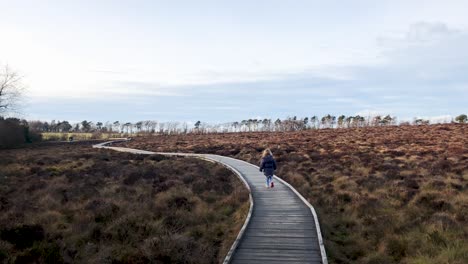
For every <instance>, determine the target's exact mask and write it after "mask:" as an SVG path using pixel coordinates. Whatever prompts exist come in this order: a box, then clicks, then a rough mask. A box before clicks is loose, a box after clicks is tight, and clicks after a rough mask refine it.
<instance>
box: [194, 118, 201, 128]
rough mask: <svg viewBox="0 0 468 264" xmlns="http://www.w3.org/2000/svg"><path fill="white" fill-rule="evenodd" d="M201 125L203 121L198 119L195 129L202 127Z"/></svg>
mask: <svg viewBox="0 0 468 264" xmlns="http://www.w3.org/2000/svg"><path fill="white" fill-rule="evenodd" d="M200 125H201V121H200V120H198V121H197V122H196V123H195V129H199V128H200Z"/></svg>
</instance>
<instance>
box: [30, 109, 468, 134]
mask: <svg viewBox="0 0 468 264" xmlns="http://www.w3.org/2000/svg"><path fill="white" fill-rule="evenodd" d="M451 122H457V123H466V122H467V116H466V115H464V114H462V115H459V116H457V117H456V118H455V119H454V120H451ZM428 124H430V121H429V120H425V119H420V118H415V119H414V120H413V121H412V122H398V119H397V117H395V116H391V115H385V116H381V115H377V116H372V117H364V116H360V115H355V116H345V115H340V116H334V115H331V114H328V115H325V116H322V117H318V116H311V117H303V118H297V117H296V116H294V117H288V118H285V119H280V118H277V119H268V118H265V119H245V120H241V121H235V122H228V123H219V124H209V123H206V122H202V121H197V122H195V123H193V124H190V123H187V122H158V121H156V120H145V121H138V122H121V121H113V122H110V121H107V122H96V123H94V122H91V121H87V120H83V121H81V122H79V123H74V124H71V123H70V122H68V121H55V120H52V121H51V122H44V121H29V123H28V126H29V128H30V129H31V130H33V131H38V132H58V133H66V132H85V133H119V134H187V133H231V132H260V131H264V132H286V131H301V130H309V129H326V128H335V129H340V128H358V127H376V126H396V125H428Z"/></svg>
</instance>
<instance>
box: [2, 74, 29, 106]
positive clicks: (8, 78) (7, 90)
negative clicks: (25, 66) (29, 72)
mask: <svg viewBox="0 0 468 264" xmlns="http://www.w3.org/2000/svg"><path fill="white" fill-rule="evenodd" d="M21 80H22V77H21V76H20V75H19V74H18V73H17V72H15V71H12V70H11V69H10V67H9V66H8V65H6V66H5V67H3V69H1V70H0V114H1V113H6V112H15V111H17V110H18V104H19V102H20V99H21V96H22V94H23V92H24V86H23V84H22V83H21Z"/></svg>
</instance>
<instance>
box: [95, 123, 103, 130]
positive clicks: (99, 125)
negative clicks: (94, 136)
mask: <svg viewBox="0 0 468 264" xmlns="http://www.w3.org/2000/svg"><path fill="white" fill-rule="evenodd" d="M102 126H103V124H102V122H97V123H96V128H97V129H98V130H101V129H102Z"/></svg>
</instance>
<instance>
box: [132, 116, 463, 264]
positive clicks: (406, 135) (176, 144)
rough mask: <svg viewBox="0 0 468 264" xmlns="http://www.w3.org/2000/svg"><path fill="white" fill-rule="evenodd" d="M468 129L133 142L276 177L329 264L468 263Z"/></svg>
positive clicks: (459, 126)
mask: <svg viewBox="0 0 468 264" xmlns="http://www.w3.org/2000/svg"><path fill="white" fill-rule="evenodd" d="M467 129H468V126H467V125H464V124H444V125H431V126H400V127H393V126H392V127H371V128H354V129H323V130H309V131H301V132H289V133H229V134H210V135H174V136H154V137H142V138H136V139H135V140H134V141H133V142H128V143H125V144H126V145H128V146H130V147H133V148H139V149H145V150H152V151H171V152H177V151H180V152H186V151H192V152H197V153H215V154H220V155H226V156H232V157H236V158H240V159H243V160H246V161H249V162H251V163H254V164H256V163H257V162H258V159H259V157H260V152H261V151H262V150H263V149H264V148H265V147H270V148H271V149H272V151H273V153H274V155H275V156H276V158H277V161H278V165H279V171H278V173H277V174H278V175H279V176H280V177H282V178H284V179H285V180H287V181H288V182H290V183H291V184H292V185H293V186H294V187H296V188H297V190H298V191H300V192H301V194H303V195H304V196H305V197H307V198H308V200H309V201H310V202H311V203H312V204H313V205H314V206H315V208H316V209H317V211H318V214H319V219H320V221H321V225H322V229H323V233H324V239H325V245H326V249H327V253H328V257H329V259H330V262H331V263H460V264H461V263H468V253H467V252H468V218H467V215H468V191H467V180H468V147H467V146H468V137H467V135H468V131H467Z"/></svg>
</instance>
